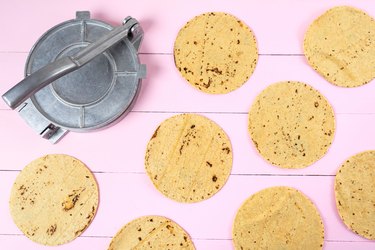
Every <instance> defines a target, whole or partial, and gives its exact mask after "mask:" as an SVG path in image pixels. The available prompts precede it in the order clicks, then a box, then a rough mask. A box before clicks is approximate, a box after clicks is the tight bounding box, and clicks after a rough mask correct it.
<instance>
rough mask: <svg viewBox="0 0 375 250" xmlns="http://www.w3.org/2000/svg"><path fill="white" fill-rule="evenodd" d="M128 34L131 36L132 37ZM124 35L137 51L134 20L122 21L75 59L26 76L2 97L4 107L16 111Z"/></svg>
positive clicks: (65, 59) (137, 28)
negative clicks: (41, 90) (32, 97)
mask: <svg viewBox="0 0 375 250" xmlns="http://www.w3.org/2000/svg"><path fill="white" fill-rule="evenodd" d="M131 32H134V34H133V33H131ZM128 35H130V37H129V39H130V41H131V42H132V44H133V46H134V47H135V48H136V50H138V47H139V44H138V41H139V43H140V41H141V40H142V36H143V31H142V29H141V28H140V26H139V25H138V22H137V20H135V19H134V18H131V17H127V18H125V20H124V22H123V25H122V26H119V27H116V28H114V29H113V30H111V31H110V32H108V33H107V34H106V35H104V36H103V37H101V38H100V39H99V40H97V41H96V42H94V43H92V44H90V45H89V46H87V47H86V48H84V49H82V50H80V51H78V52H77V53H76V54H75V55H73V56H68V57H63V58H61V59H58V60H56V61H54V62H52V63H50V64H48V65H46V66H44V67H43V68H41V69H39V70H37V71H36V72H34V73H33V74H31V75H29V76H27V77H26V78H25V79H23V80H22V81H21V82H19V83H18V84H17V85H15V86H14V87H13V88H11V89H10V90H8V91H7V92H6V93H5V94H4V95H3V96H2V97H3V99H4V101H5V103H6V104H7V105H8V106H9V107H10V108H12V109H15V108H17V107H18V106H19V105H21V104H22V103H23V102H24V101H26V100H27V99H28V98H29V97H31V96H32V95H34V94H35V93H36V92H38V91H39V90H40V89H42V88H44V87H45V86H47V85H48V84H50V83H52V82H53V81H55V80H57V79H58V78H60V77H62V76H64V75H66V74H68V73H70V72H72V71H75V70H77V69H79V68H80V67H82V66H83V65H85V64H87V63H88V62H90V61H91V60H92V59H94V58H95V57H97V56H98V55H100V54H102V53H103V52H104V51H106V50H107V49H109V48H110V47H112V46H113V45H115V44H117V43H118V42H120V41H121V40H122V39H124V38H125V37H128Z"/></svg>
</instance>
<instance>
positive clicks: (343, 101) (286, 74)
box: [0, 53, 375, 114]
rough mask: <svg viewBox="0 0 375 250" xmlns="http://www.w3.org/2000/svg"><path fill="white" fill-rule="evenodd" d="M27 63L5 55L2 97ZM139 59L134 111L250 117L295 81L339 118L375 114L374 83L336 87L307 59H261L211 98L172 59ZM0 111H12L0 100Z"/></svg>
mask: <svg viewBox="0 0 375 250" xmlns="http://www.w3.org/2000/svg"><path fill="white" fill-rule="evenodd" d="M26 57H27V54H26V53H0V67H1V68H6V69H7V73H6V74H3V75H2V76H1V77H2V79H1V81H0V82H1V83H0V94H3V93H5V91H7V90H8V89H10V88H11V87H12V86H14V85H15V84H16V83H18V82H19V81H20V80H22V79H23V70H24V69H23V68H24V64H25V61H26ZM140 59H141V62H142V63H144V64H146V65H147V71H148V72H147V79H145V80H144V81H143V83H142V89H141V93H140V95H139V98H138V100H137V102H136V105H135V107H134V108H133V110H135V111H147V112H149V111H159V112H160V111H163V112H164V111H169V112H218V113H221V112H229V113H230V112H242V113H247V112H248V111H249V109H250V107H251V105H252V103H253V101H254V99H255V97H256V96H257V95H258V94H259V93H260V92H261V91H262V90H263V89H264V88H266V87H267V86H268V85H270V84H272V83H275V82H279V81H288V80H294V81H301V82H305V83H308V84H310V85H311V86H313V87H314V88H316V89H318V90H319V91H320V92H321V93H322V94H323V95H324V96H326V98H327V99H328V100H329V102H330V103H331V105H332V106H333V108H334V110H335V112H336V113H346V114H347V113H362V114H367V113H372V114H374V113H375V98H373V93H374V92H375V80H374V81H372V82H370V83H369V84H367V85H365V86H362V87H359V88H340V87H336V86H334V85H332V84H330V83H328V82H327V81H325V80H324V79H323V78H322V77H321V76H319V75H318V74H317V73H316V72H315V71H314V70H313V69H311V68H310V66H309V65H307V62H306V59H305V58H304V57H303V56H261V57H260V59H259V63H258V66H257V68H256V70H255V72H254V74H253V76H252V77H251V78H250V79H249V80H248V81H247V82H246V83H245V84H244V85H243V86H242V87H241V88H239V89H238V90H236V91H233V92H231V93H229V94H226V95H209V94H205V93H202V92H200V91H198V90H196V89H195V88H193V87H192V86H190V85H189V84H188V83H187V82H186V80H185V79H184V78H182V76H181V75H180V73H179V72H178V71H177V69H176V67H175V65H174V61H173V56H171V55H141V57H140ZM0 109H9V108H8V107H7V106H6V104H5V103H4V102H3V101H1V100H0Z"/></svg>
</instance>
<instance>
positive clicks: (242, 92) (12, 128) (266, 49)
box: [0, 0, 375, 250]
mask: <svg viewBox="0 0 375 250" xmlns="http://www.w3.org/2000/svg"><path fill="white" fill-rule="evenodd" d="M344 4H345V5H352V6H355V7H359V8H362V9H363V10H365V11H366V12H368V13H369V14H371V15H372V16H375V3H374V2H373V1H372V0H356V1H349V0H332V1H322V0H320V1H317V0H305V1H299V0H282V1H281V0H280V1H272V0H264V1H255V0H250V1H246V0H238V1H235V2H233V1H230V0H215V1H214V0H207V1H204V2H202V1H185V2H181V1H172V0H161V1H146V0H138V1H135V2H134V1H123V0H111V1H100V0H93V1H90V2H87V1H74V0H67V1H60V2H56V1H42V0H34V1H21V0H13V1H8V2H4V3H3V4H2V5H1V11H2V14H1V15H0V23H1V28H2V34H3V38H2V39H1V42H0V68H1V69H3V70H2V73H1V74H0V94H3V93H4V92H5V91H6V90H7V89H9V88H10V87H11V86H13V85H14V84H16V83H17V82H18V81H20V80H21V79H22V78H23V71H24V64H25V60H26V57H27V52H28V51H29V50H30V48H31V46H32V45H33V44H34V42H35V41H36V39H37V38H38V37H40V36H41V35H42V34H43V32H44V31H46V30H48V29H49V28H51V27H52V26H54V25H56V24H58V23H60V22H62V21H64V20H67V19H71V18H74V16H75V11H76V10H90V11H91V13H92V16H93V17H94V18H97V19H101V20H104V21H107V22H109V23H112V24H116V25H117V24H119V23H120V21H121V20H122V19H123V18H124V17H125V16H127V15H132V16H133V17H135V18H137V19H138V20H139V21H140V22H141V24H142V26H143V27H144V29H145V40H144V43H143V45H142V48H141V61H142V63H145V64H147V67H148V78H147V79H146V80H145V81H144V82H143V88H142V91H141V94H140V97H139V100H138V101H137V103H136V105H135V107H134V109H133V112H131V113H130V114H129V115H128V116H127V117H126V118H125V119H124V120H122V121H121V122H120V123H118V124H117V125H115V126H113V127H111V128H108V129H105V130H102V131H99V132H95V133H87V134H78V133H70V134H68V135H67V136H66V137H65V138H64V139H63V140H62V141H61V142H60V143H58V144H57V145H51V144H49V142H47V141H45V140H42V139H41V138H39V137H38V135H36V134H35V133H34V132H33V131H32V130H31V129H30V128H29V127H28V126H27V125H26V124H25V123H24V122H23V121H22V119H21V118H20V117H19V116H18V114H16V112H13V111H11V110H10V109H9V108H8V107H7V106H6V105H5V104H4V103H3V102H2V101H0V194H1V195H0V218H1V219H0V249H48V248H49V247H44V246H41V245H38V244H36V243H33V242H32V241H30V240H29V239H27V238H26V237H25V236H23V235H22V233H21V231H20V230H19V229H18V228H17V227H16V226H15V224H14V223H13V221H12V219H11V217H10V214H9V208H8V200H9V194H10V189H11V187H12V184H13V182H14V180H15V178H16V176H17V174H18V173H19V171H20V170H22V168H23V167H24V166H25V165H26V164H27V163H29V162H30V161H32V160H33V159H35V158H37V157H39V156H42V155H44V154H49V153H64V154H69V155H72V156H75V157H77V158H79V159H80V160H82V161H83V162H85V163H86V164H87V166H88V167H89V168H90V169H91V170H92V171H93V172H94V174H95V176H96V178H97V181H98V184H99V188H100V206H99V209H98V213H97V215H96V217H95V219H94V221H93V223H92V224H91V226H90V227H89V228H88V229H87V230H86V231H85V232H84V233H83V235H82V236H81V237H79V238H78V239H76V240H74V241H73V242H71V243H69V244H65V245H63V246H59V247H56V249H106V248H107V246H108V245H109V242H110V240H111V237H112V236H113V235H114V234H115V233H116V232H117V230H119V229H120V228H121V227H122V226H123V225H124V224H125V223H127V222H129V221H130V220H133V219H134V218H136V217H138V216H142V215H149V214H156V215H163V216H167V217H169V218H171V219H173V220H175V221H176V222H177V223H179V224H180V225H181V226H182V227H184V228H185V229H186V230H187V231H188V233H189V234H190V235H191V236H192V238H193V240H194V244H195V246H196V248H197V249H198V250H199V249H209V250H210V249H219V250H221V249H222V250H224V249H233V245H232V242H231V238H232V237H231V228H232V223H233V219H234V216H235V214H236V211H237V209H238V208H239V206H240V205H241V204H242V202H243V201H244V200H245V199H246V198H247V197H249V196H250V195H252V194H254V193H255V192H257V191H259V190H261V189H263V188H266V187H270V186H277V185H287V186H292V187H295V188H297V189H299V190H301V191H302V192H304V193H305V194H306V195H307V196H308V197H310V198H311V200H312V201H313V202H314V203H315V204H316V206H317V208H318V210H319V211H320V213H321V215H322V218H323V221H324V225H325V244H324V249H375V242H374V241H372V242H371V241H369V240H366V239H364V238H362V237H360V236H357V235H355V234H354V233H352V232H351V231H350V230H348V229H347V228H346V227H345V225H344V224H343V223H342V222H341V220H340V218H339V216H338V214H337V212H336V207H335V201H334V193H333V183H334V175H335V173H336V171H337V169H338V167H339V166H340V164H341V163H342V162H343V161H344V160H345V159H346V158H347V157H349V156H351V155H353V154H355V153H358V152H360V151H363V150H368V149H375V133H374V130H373V128H374V127H375V98H374V93H375V81H372V82H370V83H369V84H367V85H365V86H363V87H359V88H354V89H345V88H338V87H335V86H333V85H331V84H329V83H327V82H326V81H325V80H324V79H323V78H322V77H320V76H319V75H318V74H317V73H316V72H315V71H314V70H312V69H311V68H310V67H309V66H308V65H307V62H306V59H305V58H304V56H303V51H302V41H303V36H304V32H305V30H306V28H307V27H308V25H309V24H310V23H311V22H312V21H313V20H314V18H316V17H317V16H318V15H320V14H321V13H323V12H324V11H325V10H327V9H328V8H330V7H333V6H336V5H344ZM207 11H225V12H228V13H231V14H233V15H235V16H237V17H238V18H240V19H242V20H243V21H244V22H246V23H247V24H248V25H249V26H250V27H251V28H252V30H253V31H254V33H255V35H256V38H257V41H258V46H259V52H260V53H261V55H260V57H259V63H258V65H257V67H256V70H255V72H254V75H253V76H252V77H251V78H250V79H249V81H248V82H247V83H246V84H245V85H244V86H242V87H241V88H240V89H238V90H236V91H234V92H232V93H230V94H227V95H221V96H212V95H207V94H204V93H200V92H198V91H197V90H195V89H194V88H192V87H191V86H190V85H189V84H187V83H186V82H185V80H184V79H183V78H182V77H181V76H180V75H179V73H178V71H177V70H176V69H175V67H174V63H173V55H172V50H173V43H174V39H175V36H176V34H177V32H178V30H179V29H180V28H181V27H182V26H183V25H184V23H185V22H186V21H188V20H189V19H191V18H192V17H193V16H195V15H197V14H200V13H203V12H207ZM285 80H296V81H302V82H305V83H308V84H310V85H312V86H313V87H315V88H316V89H318V90H319V91H321V92H322V94H324V95H325V96H326V97H327V99H328V100H329V101H330V103H331V104H332V106H333V108H334V110H335V113H336V125H337V131H336V134H335V139H334V142H333V144H332V146H331V147H330V149H329V151H328V153H327V155H326V156H324V157H323V158H322V159H321V160H319V161H318V162H316V163H315V164H313V165H312V166H310V167H308V168H306V169H302V170H296V171H293V170H283V169H279V168H277V167H274V166H272V165H270V164H269V163H267V162H266V161H265V160H263V159H262V158H261V157H260V155H259V154H258V153H257V152H256V150H255V148H254V146H253V145H252V142H251V140H250V138H249V136H248V133H247V119H248V117H247V112H248V110H249V108H250V106H251V104H252V102H253V101H254V98H255V97H256V95H257V94H258V93H260V92H261V91H262V90H263V89H264V88H265V87H266V86H268V85H269V84H271V83H274V82H278V81H285ZM183 112H196V113H200V114H203V115H205V116H207V117H209V118H211V119H212V120H214V121H215V122H216V123H218V124H219V125H220V126H221V127H222V128H223V129H224V130H225V131H226V133H227V134H228V136H229V137H230V139H231V142H232V146H233V154H234V161H233V169H232V174H231V176H230V177H229V179H228V182H227V184H226V185H225V186H224V187H223V189H222V190H221V191H220V192H219V193H217V194H216V195H215V196H213V197H212V198H211V199H209V200H206V201H203V202H199V203H195V204H180V203H176V202H174V201H172V200H169V199H167V198H165V197H164V196H162V195H161V194H160V193H159V192H158V191H157V190H156V189H155V188H154V187H153V186H152V183H151V181H150V180H149V179H148V177H147V175H146V174H145V171H144V152H145V147H146V145H147V143H148V140H149V138H150V137H151V135H152V134H153V131H154V130H155V128H156V127H157V126H158V124H159V123H160V122H162V121H163V120H164V119H166V118H168V117H170V116H172V115H174V114H176V113H183Z"/></svg>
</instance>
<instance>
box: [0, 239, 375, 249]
mask: <svg viewBox="0 0 375 250" xmlns="http://www.w3.org/2000/svg"><path fill="white" fill-rule="evenodd" d="M110 241H111V239H110V238H96V237H79V238H78V239H76V240H75V241H73V242H71V243H69V244H65V245H61V246H57V247H54V249H56V250H71V249H91V250H103V249H107V247H108V245H109V243H110ZM194 245H195V247H196V249H198V250H199V249H215V250H231V249H234V247H233V244H232V241H231V240H202V239H194ZM0 246H1V247H4V249H8V250H16V249H28V250H48V249H51V247H48V246H42V245H38V244H36V243H33V242H32V241H30V240H29V239H27V238H26V237H25V236H22V235H0ZM374 247H375V243H374V242H360V241H359V242H358V241H357V242H325V243H324V248H323V249H325V250H352V249H361V250H372V249H374Z"/></svg>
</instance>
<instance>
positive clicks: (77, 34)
mask: <svg viewBox="0 0 375 250" xmlns="http://www.w3.org/2000/svg"><path fill="white" fill-rule="evenodd" d="M142 38H143V30H142V28H141V26H140V25H139V23H138V22H137V20H135V19H134V18H131V17H127V18H125V19H124V21H123V25H121V26H119V27H115V28H114V27H112V26H111V25H109V24H107V23H104V22H102V21H98V20H94V19H90V12H88V11H82V12H77V13H76V19H73V20H69V21H66V22H63V23H61V24H59V25H57V26H55V27H53V28H51V29H50V30H48V31H47V32H46V33H45V34H44V35H43V36H42V37H41V38H40V39H39V40H38V41H37V42H36V44H35V45H34V46H33V48H32V49H31V51H30V54H29V56H28V59H27V61H26V67H25V78H24V79H23V80H22V81H21V82H19V83H18V84H17V85H15V86H14V87H13V88H11V89H10V90H9V91H8V92H6V93H5V94H4V95H3V99H4V101H5V102H6V103H7V104H8V106H9V107H11V108H12V109H16V110H17V111H18V112H19V114H20V115H21V117H22V118H23V119H24V120H25V121H26V123H27V124H29V125H30V126H31V127H32V128H33V129H35V130H36V131H37V132H38V133H39V134H40V135H41V136H42V137H43V138H45V139H48V140H50V141H51V142H52V143H56V142H57V141H58V140H59V139H61V138H62V137H63V136H64V135H65V134H66V133H67V132H69V131H75V132H87V131H93V130H97V129H101V128H104V127H107V126H110V125H113V124H114V123H116V122H117V121H119V120H120V119H121V118H123V117H124V116H125V115H126V114H127V113H128V112H129V111H130V109H131V108H132V106H133V104H134V102H135V100H136V98H137V95H138V93H139V90H140V87H141V79H142V78H145V76H146V66H145V65H143V64H140V62H139V59H138V49H139V46H140V44H141V41H142Z"/></svg>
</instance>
